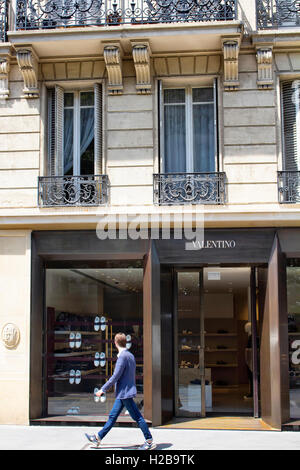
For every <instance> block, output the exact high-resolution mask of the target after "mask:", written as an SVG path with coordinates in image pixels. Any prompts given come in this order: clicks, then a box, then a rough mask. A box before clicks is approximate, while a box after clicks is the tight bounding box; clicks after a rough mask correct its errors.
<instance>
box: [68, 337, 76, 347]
mask: <svg viewBox="0 0 300 470" xmlns="http://www.w3.org/2000/svg"><path fill="white" fill-rule="evenodd" d="M74 340H75V333H70V336H69V346H70V348H74V347H75V341H74Z"/></svg>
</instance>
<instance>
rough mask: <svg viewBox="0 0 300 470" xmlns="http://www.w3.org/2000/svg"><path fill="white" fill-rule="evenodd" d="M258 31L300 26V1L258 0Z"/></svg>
mask: <svg viewBox="0 0 300 470" xmlns="http://www.w3.org/2000/svg"><path fill="white" fill-rule="evenodd" d="M256 9H257V29H269V28H282V27H296V26H300V2H299V0H256Z"/></svg>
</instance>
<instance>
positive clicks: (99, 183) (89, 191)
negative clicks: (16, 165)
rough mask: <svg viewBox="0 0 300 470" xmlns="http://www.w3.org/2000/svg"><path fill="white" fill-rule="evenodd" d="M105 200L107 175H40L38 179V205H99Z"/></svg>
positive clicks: (106, 197)
mask: <svg viewBox="0 0 300 470" xmlns="http://www.w3.org/2000/svg"><path fill="white" fill-rule="evenodd" d="M107 202H108V177H107V175H88V176H42V177H39V179H38V205H39V206H40V207H53V206H100V205H103V204H107Z"/></svg>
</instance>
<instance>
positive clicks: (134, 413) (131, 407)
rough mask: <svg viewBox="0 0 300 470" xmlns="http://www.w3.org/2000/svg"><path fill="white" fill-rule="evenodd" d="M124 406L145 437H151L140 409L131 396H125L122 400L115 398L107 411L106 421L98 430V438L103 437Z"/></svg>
mask: <svg viewBox="0 0 300 470" xmlns="http://www.w3.org/2000/svg"><path fill="white" fill-rule="evenodd" d="M124 406H125V408H126V409H127V410H128V412H129V414H130V416H131V417H132V419H134V421H136V422H137V424H138V426H139V427H140V428H141V430H142V432H143V434H144V437H145V439H152V435H151V433H150V431H149V428H148V425H147V423H146V421H145V420H144V418H143V416H142V415H141V413H140V410H139V409H138V407H137V406H136V403H135V401H134V400H133V398H126V399H123V400H121V399H119V398H117V399H116V400H115V403H114V406H113V407H112V410H111V412H110V413H109V417H108V420H107V422H106V423H105V425H104V426H103V428H102V429H101V431H99V432H98V436H99V438H100V439H103V437H104V436H106V434H107V433H108V431H110V430H111V428H112V427H113V425H114V424H115V422H116V421H117V419H118V416H119V414H120V413H121V411H122V410H123V408H124Z"/></svg>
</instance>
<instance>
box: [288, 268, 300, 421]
mask: <svg viewBox="0 0 300 470" xmlns="http://www.w3.org/2000/svg"><path fill="white" fill-rule="evenodd" d="M289 265H290V266H288V267H287V300H288V335H289V377H290V416H291V418H300V267H299V265H300V260H289Z"/></svg>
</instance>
